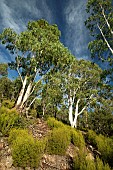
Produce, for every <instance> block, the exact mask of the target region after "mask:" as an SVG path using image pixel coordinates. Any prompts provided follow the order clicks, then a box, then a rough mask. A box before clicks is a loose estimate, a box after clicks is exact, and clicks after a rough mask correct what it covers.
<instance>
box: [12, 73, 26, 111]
mask: <svg viewBox="0 0 113 170" xmlns="http://www.w3.org/2000/svg"><path fill="white" fill-rule="evenodd" d="M26 83H27V76H26V77H25V79H24V81H23V85H22V89H21V91H20V93H19V97H18V99H17V102H16V105H15V107H16V108H19V106H20V105H21V102H22V98H23V95H24V91H25V87H26Z"/></svg>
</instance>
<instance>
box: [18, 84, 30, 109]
mask: <svg viewBox="0 0 113 170" xmlns="http://www.w3.org/2000/svg"><path fill="white" fill-rule="evenodd" d="M31 89H32V83H29V85H28V87H27V90H26V92H25V95H24V97H23V100H22V103H21V106H20V108H21V109H22V108H23V105H24V103H25V102H26V101H27V99H28V97H29V95H30V92H31Z"/></svg>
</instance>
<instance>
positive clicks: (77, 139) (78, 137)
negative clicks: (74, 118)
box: [71, 129, 85, 148]
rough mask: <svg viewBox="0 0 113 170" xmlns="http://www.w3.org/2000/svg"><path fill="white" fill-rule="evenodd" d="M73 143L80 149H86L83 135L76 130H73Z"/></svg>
mask: <svg viewBox="0 0 113 170" xmlns="http://www.w3.org/2000/svg"><path fill="white" fill-rule="evenodd" d="M71 142H72V143H73V144H74V145H75V146H77V147H79V148H83V147H85V141H84V137H83V135H82V133H81V132H80V131H76V130H75V129H71Z"/></svg>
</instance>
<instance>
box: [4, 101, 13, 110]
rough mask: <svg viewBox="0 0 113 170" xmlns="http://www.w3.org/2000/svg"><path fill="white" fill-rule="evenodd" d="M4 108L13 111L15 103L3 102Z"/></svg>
mask: <svg viewBox="0 0 113 170" xmlns="http://www.w3.org/2000/svg"><path fill="white" fill-rule="evenodd" d="M2 106H4V107H7V108H9V109H12V107H13V106H14V102H13V101H10V100H3V102H2Z"/></svg>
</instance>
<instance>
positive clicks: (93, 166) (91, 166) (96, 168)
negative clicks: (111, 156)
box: [73, 150, 111, 170]
mask: <svg viewBox="0 0 113 170" xmlns="http://www.w3.org/2000/svg"><path fill="white" fill-rule="evenodd" d="M73 170H111V168H110V166H109V165H108V164H106V163H103V161H102V160H101V159H100V158H98V157H97V158H96V159H95V160H92V159H88V158H87V157H86V153H85V152H83V151H81V150H79V151H78V153H76V154H75V157H74V159H73Z"/></svg>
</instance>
